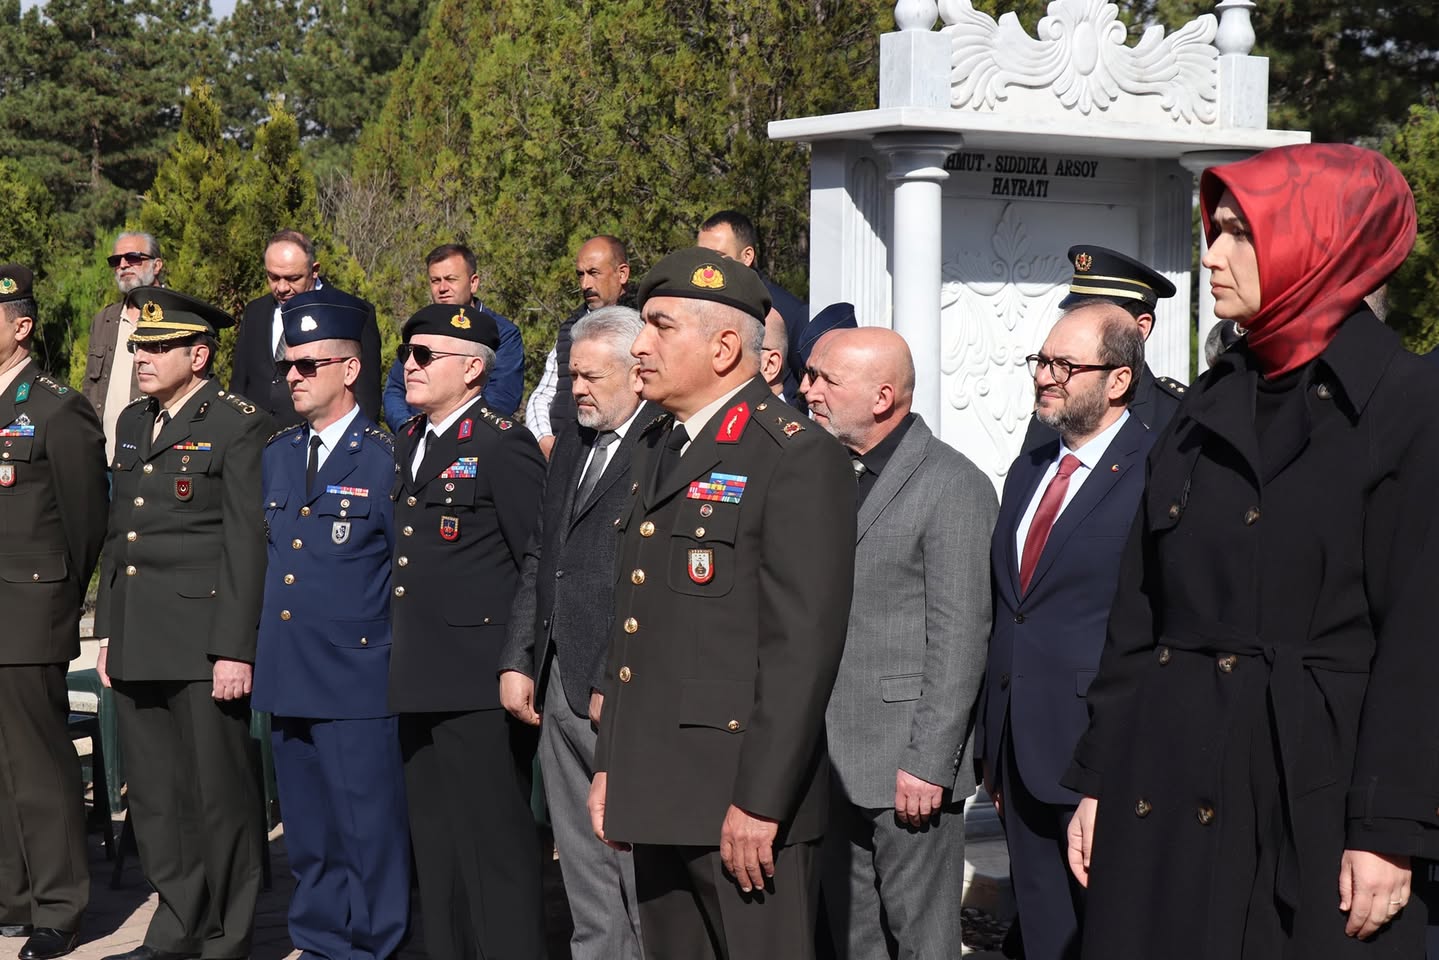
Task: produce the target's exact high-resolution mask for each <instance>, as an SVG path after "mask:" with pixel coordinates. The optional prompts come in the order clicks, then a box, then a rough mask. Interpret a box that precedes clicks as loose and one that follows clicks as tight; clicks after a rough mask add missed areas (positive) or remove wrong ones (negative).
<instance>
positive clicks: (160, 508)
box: [95, 382, 274, 681]
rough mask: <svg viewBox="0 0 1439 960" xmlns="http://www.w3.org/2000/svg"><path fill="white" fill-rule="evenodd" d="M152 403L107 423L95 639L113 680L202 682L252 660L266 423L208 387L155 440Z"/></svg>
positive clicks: (260, 570)
mask: <svg viewBox="0 0 1439 960" xmlns="http://www.w3.org/2000/svg"><path fill="white" fill-rule="evenodd" d="M157 415H158V407H157V405H156V403H155V401H154V400H151V399H149V398H145V399H142V400H137V401H135V402H134V403H132V404H130V405H129V406H128V407H126V408H125V409H124V410H123V411H122V412H121V414H120V420H119V423H118V424H117V425H116V431H115V433H116V444H115V447H116V449H115V460H114V462H113V463H112V464H111V468H112V469H113V471H114V492H113V496H112V505H111V509H110V531H109V536H108V538H107V539H106V541H105V559H104V563H103V565H102V568H101V572H100V597H99V601H98V604H97V608H96V611H95V635H96V636H98V637H109V638H110V651H109V658H108V661H107V663H106V669H107V671H108V672H109V674H110V676H112V677H115V678H117V679H121V680H172V681H174V680H178V681H196V680H208V679H209V678H210V676H211V674H212V670H213V667H214V661H215V660H217V659H225V660H240V661H244V662H246V663H253V662H254V660H255V634H256V630H257V627H258V624H259V617H260V599H261V595H262V593H263V590H264V576H265V532H264V513H263V511H262V509H261V502H262V493H261V485H260V455H261V453H262V451H263V450H264V447H265V440H266V438H267V437H268V436H269V435H270V434H271V433H273V432H274V430H273V427H274V421H273V420H271V419H270V417H269V415H268V414H265V413H263V412H260V411H257V410H256V409H255V405H254V404H252V403H250V402H249V401H248V400H246V399H244V398H243V397H240V396H238V395H236V394H233V393H229V392H227V391H226V390H224V389H222V388H221V387H219V386H217V385H216V384H214V383H213V382H212V383H208V384H206V385H205V386H203V387H201V388H200V389H199V390H197V391H196V392H195V394H194V395H193V396H191V397H190V399H189V400H187V401H186V402H185V404H184V406H182V407H181V408H180V410H179V412H178V413H177V414H176V416H175V418H174V419H173V420H171V421H170V422H169V423H167V424H166V425H165V427H164V429H162V430H161V431H160V435H159V436H158V437H156V438H155V441H154V442H153V443H152V442H151V440H150V434H151V430H152V427H153V425H154V422H155V417H156V416H157Z"/></svg>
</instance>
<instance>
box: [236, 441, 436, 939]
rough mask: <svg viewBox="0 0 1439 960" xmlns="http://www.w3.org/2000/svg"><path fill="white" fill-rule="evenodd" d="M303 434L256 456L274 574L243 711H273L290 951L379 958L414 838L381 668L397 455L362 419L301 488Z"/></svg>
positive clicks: (398, 934) (398, 910) (400, 914)
mask: <svg viewBox="0 0 1439 960" xmlns="http://www.w3.org/2000/svg"><path fill="white" fill-rule="evenodd" d="M309 438H310V431H309V429H308V428H307V426H306V425H303V424H302V425H299V426H295V427H291V428H290V429H288V430H283V431H281V432H280V433H278V434H276V435H275V436H274V437H273V438H271V440H270V443H269V444H268V445H267V446H266V448H265V452H264V458H263V470H264V507H265V522H266V529H267V533H268V541H269V542H268V554H269V563H268V566H267V569H266V573H265V599H264V607H263V611H262V613H261V617H260V633H259V645H258V650H257V654H256V660H255V684H254V693H253V696H252V703H253V706H254V708H255V709H257V710H264V711H267V712H269V713H271V714H273V715H274V719H273V721H272V730H273V732H272V737H273V741H274V748H275V772H276V776H277V780H278V786H279V789H280V802H281V807H282V809H283V812H284V818H285V846H286V850H287V852H288V854H289V859H290V869H291V872H292V873H293V874H294V876H295V892H294V897H293V899H292V900H291V903H290V939H291V940H292V941H293V942H294V944H295V946H297V947H299V948H300V949H301V950H303V951H304V953H305V955H306V956H307V957H324V958H326V960H385V958H387V957H389V956H390V955H391V954H393V953H394V952H395V951H396V950H397V949H398V947H399V944H400V941H401V939H402V938H403V937H404V934H405V929H406V925H407V922H408V915H409V888H410V884H409V867H410V850H409V832H408V821H407V813H406V807H405V794H404V770H403V767H402V766H401V760H400V742H399V728H398V723H397V720H396V718H395V717H394V716H392V715H391V714H390V712H389V710H388V708H387V706H386V704H385V698H386V692H387V686H388V676H389V667H390V621H389V615H390V602H389V598H390V559H391V553H392V550H393V548H394V540H395V529H394V505H393V504H392V502H391V501H390V497H389V490H390V485H391V484H392V483H393V482H394V476H395V458H394V446H393V441H392V440H391V438H390V436H389V434H387V433H385V432H384V431H382V430H380V428H379V427H377V426H375V424H374V422H373V421H371V420H369V419H368V418H367V417H365V415H364V414H363V413H360V414H357V415H356V416H355V419H354V420H353V421H351V423H350V425H349V426H348V427H347V428H346V430H345V433H344V434H343V436H342V437H341V439H340V440H339V442H338V443H337V445H336V448H335V449H334V450H333V451H332V452H331V453H330V454H329V455H328V457H327V458H326V459H325V462H324V463H323V464H322V465H321V466H320V469H319V472H318V473H317V474H316V476H315V481H314V484H313V485H312V486H310V487H309V488H308V489H307V488H306V483H305V466H306V461H307V459H308V454H309V450H308V442H309Z"/></svg>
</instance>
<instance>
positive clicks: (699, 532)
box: [695, 527, 705, 540]
mask: <svg viewBox="0 0 1439 960" xmlns="http://www.w3.org/2000/svg"><path fill="white" fill-rule="evenodd" d="M704 535H705V528H704V527H695V539H697V540H698V539H702V538H703V537H704Z"/></svg>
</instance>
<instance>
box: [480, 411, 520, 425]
mask: <svg viewBox="0 0 1439 960" xmlns="http://www.w3.org/2000/svg"><path fill="white" fill-rule="evenodd" d="M480 416H481V417H484V419H485V422H486V423H488V424H489V425H490V426H492V427H494V428H495V429H496V430H508V429H510V428H511V427H513V426H514V425H515V421H513V420H511V419H509V418H508V417H502V416H500V415H499V414H498V413H495V412H493V411H492V410H490V408H489V407H480Z"/></svg>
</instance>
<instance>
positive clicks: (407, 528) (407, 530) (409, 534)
mask: <svg viewBox="0 0 1439 960" xmlns="http://www.w3.org/2000/svg"><path fill="white" fill-rule="evenodd" d="M400 532H401V533H403V534H404V535H405V536H407V537H412V536H414V535H415V528H414V527H412V526H410V525H409V524H408V523H407V524H405V529H403V530H401V531H400Z"/></svg>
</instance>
